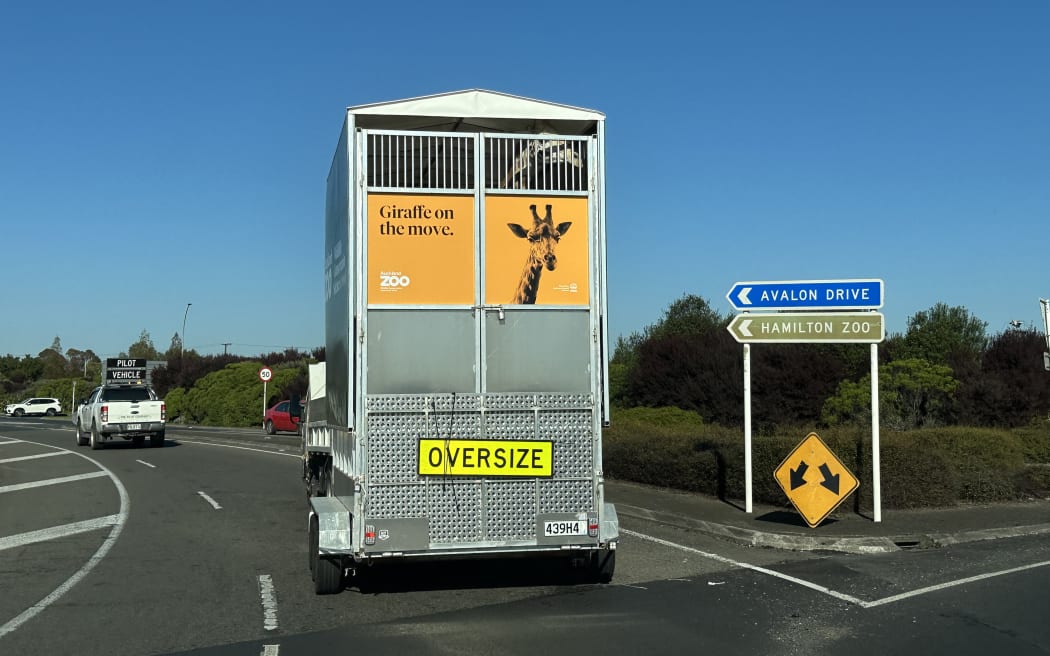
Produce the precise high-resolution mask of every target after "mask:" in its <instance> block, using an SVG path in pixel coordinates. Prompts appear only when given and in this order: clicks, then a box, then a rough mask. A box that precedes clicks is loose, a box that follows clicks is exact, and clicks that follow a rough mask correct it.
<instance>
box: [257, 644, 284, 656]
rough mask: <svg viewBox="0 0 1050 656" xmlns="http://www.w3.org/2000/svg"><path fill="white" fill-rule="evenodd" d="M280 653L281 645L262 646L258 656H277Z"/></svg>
mask: <svg viewBox="0 0 1050 656" xmlns="http://www.w3.org/2000/svg"><path fill="white" fill-rule="evenodd" d="M280 653H281V645H263V650H262V653H261V654H260V655H259V656H278V655H279V654H280Z"/></svg>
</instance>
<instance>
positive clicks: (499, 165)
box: [485, 136, 588, 191]
mask: <svg viewBox="0 0 1050 656" xmlns="http://www.w3.org/2000/svg"><path fill="white" fill-rule="evenodd" d="M485 153H486V155H485V183H486V184H485V186H486V187H487V188H489V189H531V190H536V191H587V188H588V182H587V180H588V175H587V141H586V140H585V139H579V140H576V139H567V138H565V137H558V138H547V139H544V138H535V137H503V136H488V137H486V138H485Z"/></svg>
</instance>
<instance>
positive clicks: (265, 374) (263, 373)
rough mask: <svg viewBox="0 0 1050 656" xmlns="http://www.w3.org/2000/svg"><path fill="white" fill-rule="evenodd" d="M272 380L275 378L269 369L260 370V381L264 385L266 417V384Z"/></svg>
mask: <svg viewBox="0 0 1050 656" xmlns="http://www.w3.org/2000/svg"><path fill="white" fill-rule="evenodd" d="M271 378H273V371H272V370H271V369H270V368H269V367H263V368H262V369H260V370H259V380H261V381H262V384H263V398H262V408H263V415H264V416H265V415H266V383H268V382H270V379H271Z"/></svg>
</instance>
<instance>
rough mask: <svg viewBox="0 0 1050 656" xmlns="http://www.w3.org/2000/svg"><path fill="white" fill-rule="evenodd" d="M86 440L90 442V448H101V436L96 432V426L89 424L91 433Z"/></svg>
mask: <svg viewBox="0 0 1050 656" xmlns="http://www.w3.org/2000/svg"><path fill="white" fill-rule="evenodd" d="M88 441H89V442H90V443H91V449H92V450H93V451H98V450H99V449H101V448H102V436H101V435H99V434H98V426H96V425H95V424H91V434H90V436H89V437H88Z"/></svg>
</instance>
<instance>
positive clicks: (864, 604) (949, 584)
mask: <svg viewBox="0 0 1050 656" xmlns="http://www.w3.org/2000/svg"><path fill="white" fill-rule="evenodd" d="M620 532H621V533H624V534H627V535H632V536H634V537H636V538H641V539H642V540H648V541H650V542H655V543H657V544H662V545H664V546H665V547H671V548H673V549H680V550H682V551H688V552H690V553H694V554H697V555H700V556H703V557H704V558H710V559H711V560H715V561H718V562H720V563H725V564H726V565H731V566H733V567H739V568H741V569H749V570H751V571H753V572H759V573H760V574H768V575H769V576H773V577H776V578H778V579H783V580H785V581H790V582H791V583H794V584H796V585H801V586H802V587H804V588H809V589H810V590H816V591H817V592H821V593H823V594H826V595H828V596H831V597H834V598H835V599H841V600H842V601H847V602H849V603H851V604H856V605H857V606H860V607H861V608H874V607H876V606H883V605H886V604H892V603H894V602H896V601H902V600H904V599H909V598H911V597H917V596H919V595H924V594H927V593H930V592H937V591H939V590H946V589H948V588H953V587H956V586H959V585H965V584H967V583H974V582H976V581H983V580H985V579H991V578H995V577H997V576H1006V575H1008V574H1016V573H1017V572H1024V571H1027V570H1030V569H1036V568H1038V567H1046V566H1047V565H1050V560H1044V561H1042V562H1038V563H1032V564H1030V565H1022V566H1020V567H1014V568H1011V569H1004V570H999V571H998V572H988V573H986V574H978V575H976V576H968V577H966V578H963V579H956V580H954V581H946V582H944V583H938V584H937V585H931V586H928V587H925V588H919V589H917V590H911V591H910V592H902V593H900V594H895V595H891V596H889V597H884V598H882V599H876V600H874V601H865V600H863V599H860V598H859V597H854V596H851V595H847V594H843V593H841V592H836V591H835V590H832V589H831V588H826V587H824V586H822V585H817V584H816V583H811V582H810V581H806V580H803V579H799V578H795V577H794V576H790V575H788V574H783V573H781V572H777V571H775V570H771V569H766V568H765V567H759V566H758V565H752V564H750V563H745V562H742V561H738V560H733V559H732V558H726V557H725V556H719V555H718V554H713V553H708V552H706V551H700V550H699V549H694V548H692V547H687V546H685V545H683V544H678V543H676V542H670V541H668V540H661V539H660V538H657V537H653V536H651V535H644V534H642V533H636V532H635V531H630V530H627V529H624V528H622V527H621V528H620Z"/></svg>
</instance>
